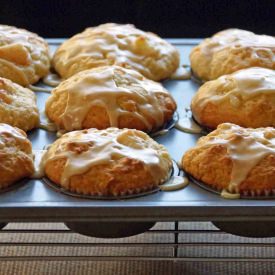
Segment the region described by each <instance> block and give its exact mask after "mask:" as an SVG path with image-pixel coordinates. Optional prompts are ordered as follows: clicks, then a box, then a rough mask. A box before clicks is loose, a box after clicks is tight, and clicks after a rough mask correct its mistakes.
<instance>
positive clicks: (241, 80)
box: [193, 67, 275, 109]
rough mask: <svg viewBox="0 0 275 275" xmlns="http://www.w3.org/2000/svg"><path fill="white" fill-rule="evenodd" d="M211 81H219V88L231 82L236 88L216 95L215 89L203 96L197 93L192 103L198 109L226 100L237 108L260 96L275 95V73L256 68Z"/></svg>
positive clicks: (209, 90)
mask: <svg viewBox="0 0 275 275" xmlns="http://www.w3.org/2000/svg"><path fill="white" fill-rule="evenodd" d="M213 81H219V82H220V83H221V87H223V86H225V87H226V85H228V84H229V83H230V82H231V81H233V82H234V83H235V84H236V88H235V89H230V90H229V91H227V92H224V93H222V91H218V93H217V91H215V89H208V90H207V93H205V94H200V92H198V93H197V94H196V95H195V97H194V99H193V101H194V102H195V103H194V104H196V105H197V106H198V107H199V108H200V109H203V108H204V106H205V105H206V104H207V103H209V102H211V103H213V104H217V105H218V104H220V103H221V102H223V101H226V100H229V101H230V103H231V105H232V106H235V107H236V108H238V107H239V106H240V105H241V102H242V101H246V100H249V99H251V98H253V97H256V96H258V95H261V94H266V95H269V94H270V95H271V94H273V95H274V94H275V71H272V70H269V69H264V68H257V67H254V68H249V69H244V70H240V71H237V72H235V73H233V74H231V75H225V76H221V77H219V78H218V79H217V80H213ZM205 85H207V84H205ZM221 89H222V88H221Z"/></svg>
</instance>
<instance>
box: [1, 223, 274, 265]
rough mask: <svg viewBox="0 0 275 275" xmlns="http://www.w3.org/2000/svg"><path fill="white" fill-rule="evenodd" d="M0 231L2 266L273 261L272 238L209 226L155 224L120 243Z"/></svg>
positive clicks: (56, 232) (52, 227) (44, 228)
mask: <svg viewBox="0 0 275 275" xmlns="http://www.w3.org/2000/svg"><path fill="white" fill-rule="evenodd" d="M31 226H32V227H31ZM0 232H1V233H0V260H1V261H39V260H47V261H68V260H70V261H106V260H107V261H117V260H146V261H148V260H149V261H160V260H166V261H186V262H275V257H274V256H275V251H273V250H274V241H275V238H267V239H252V238H244V237H237V236H233V235H230V234H227V233H224V232H222V231H220V230H217V229H216V228H215V227H214V226H212V225H211V224H210V223H187V222H180V223H179V222H173V223H159V224H158V225H157V226H156V227H154V228H153V229H151V230H149V231H148V232H145V233H144V234H140V235H137V236H133V237H128V238H122V239H98V238H91V237H86V236H81V235H79V234H76V233H73V232H72V231H70V230H68V229H66V228H65V226H64V225H63V224H31V225H28V226H27V227H26V224H9V225H8V226H7V228H4V229H3V230H1V231H0Z"/></svg>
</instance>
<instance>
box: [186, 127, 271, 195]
mask: <svg viewBox="0 0 275 275" xmlns="http://www.w3.org/2000/svg"><path fill="white" fill-rule="evenodd" d="M182 166H183V169H184V170H185V171H186V172H187V173H189V174H191V175H192V176H193V177H194V178H195V179H197V180H200V181H202V182H203V183H205V184H207V185H209V186H211V187H213V188H214V189H217V190H220V191H221V190H224V189H225V190H228V191H230V192H232V193H241V194H249V195H268V194H272V193H274V191H275V129H274V128H272V127H266V128H257V129H252V128H242V127H240V126H237V125H234V124H230V123H224V124H221V125H219V126H218V128H217V130H215V131H213V132H211V133H210V134H208V135H207V136H205V137H202V138H200V139H199V140H198V142H197V145H196V146H195V147H193V148H191V149H189V150H188V151H187V152H186V153H185V154H184V156H183V158H182Z"/></svg>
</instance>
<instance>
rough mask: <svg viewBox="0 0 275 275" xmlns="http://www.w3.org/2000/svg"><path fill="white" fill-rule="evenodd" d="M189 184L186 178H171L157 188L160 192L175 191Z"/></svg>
mask: <svg viewBox="0 0 275 275" xmlns="http://www.w3.org/2000/svg"><path fill="white" fill-rule="evenodd" d="M188 183H189V180H188V178H186V177H181V176H172V177H171V178H170V179H169V180H168V181H167V182H166V183H164V184H162V185H160V186H159V188H160V189H161V190H162V191H176V190H179V189H183V188H185V187H186V186H187V185H188Z"/></svg>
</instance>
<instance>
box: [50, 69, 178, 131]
mask: <svg viewBox="0 0 275 275" xmlns="http://www.w3.org/2000/svg"><path fill="white" fill-rule="evenodd" d="M175 110H176V103H175V101H174V99H173V98H172V96H171V95H170V94H169V93H168V92H167V90H166V89H165V88H164V87H163V86H162V85H161V84H159V83H157V82H154V81H152V80H148V79H146V78H145V77H144V76H142V75H141V74H140V73H138V72H136V71H134V70H130V69H125V68H122V67H119V66H107V67H100V68H95V69H90V70H86V71H83V72H80V73H78V74H76V75H74V76H72V77H70V78H69V79H67V80H65V81H63V82H62V83H61V84H60V85H59V86H58V87H56V88H55V89H54V90H53V91H52V94H51V96H50V97H49V98H48V100H47V102H46V108H45V111H46V115H47V116H48V117H49V119H50V120H52V121H53V122H54V123H55V124H56V125H57V127H58V128H59V129H61V130H66V131H72V130H80V129H87V128H97V129H105V128H108V127H118V128H133V129H138V130H142V131H146V132H151V131H154V130H156V129H159V128H161V127H162V126H163V125H164V124H165V123H166V122H167V121H169V120H170V119H171V118H172V116H173V113H174V111H175Z"/></svg>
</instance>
